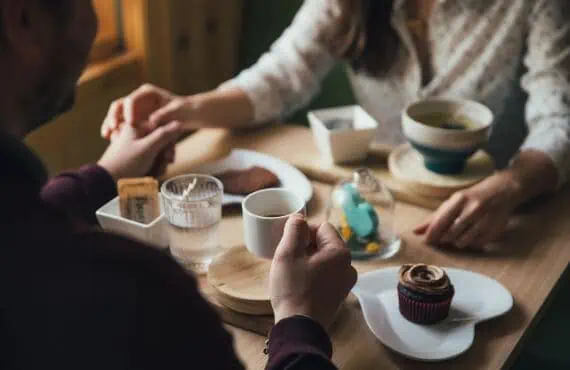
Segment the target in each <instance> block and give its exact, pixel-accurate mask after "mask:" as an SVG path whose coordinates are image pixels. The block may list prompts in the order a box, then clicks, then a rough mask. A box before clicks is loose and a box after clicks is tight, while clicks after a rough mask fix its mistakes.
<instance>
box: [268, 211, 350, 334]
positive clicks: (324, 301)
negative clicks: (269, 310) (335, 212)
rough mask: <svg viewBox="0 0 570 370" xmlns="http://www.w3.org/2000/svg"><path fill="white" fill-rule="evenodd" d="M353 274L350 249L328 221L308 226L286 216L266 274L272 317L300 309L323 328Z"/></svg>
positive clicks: (299, 218) (277, 318) (298, 218)
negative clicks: (268, 272)
mask: <svg viewBox="0 0 570 370" xmlns="http://www.w3.org/2000/svg"><path fill="white" fill-rule="evenodd" d="M356 278H357V273H356V270H355V269H354V268H353V267H352V266H351V256H350V251H349V250H348V248H346V247H345V245H344V242H343V240H342V239H341V238H340V236H339V234H338V233H337V231H336V230H335V228H334V227H333V226H332V225H331V224H329V223H324V224H322V225H321V226H320V227H318V228H317V227H312V226H309V224H308V223H307V221H305V219H304V218H303V216H301V215H294V216H292V217H291V218H290V219H289V221H288V222H287V224H286V225H285V230H284V235H283V239H282V240H281V243H280V244H279V246H278V247H277V250H276V252H275V257H274V258H273V262H272V265H271V271H270V276H269V284H270V286H269V288H270V294H271V304H272V306H273V310H274V313H275V322H276V323H277V322H279V321H280V320H283V319H286V318H288V317H292V316H297V315H302V316H307V317H310V318H312V319H313V320H315V321H317V322H318V323H319V324H321V325H322V326H323V327H324V328H325V329H328V328H329V327H330V325H331V324H332V323H333V321H334V319H335V317H336V314H337V312H338V310H339V308H340V306H341V304H342V302H343V301H344V300H345V298H346V297H347V295H348V293H349V292H350V290H351V289H352V287H353V286H354V284H355V283H356Z"/></svg>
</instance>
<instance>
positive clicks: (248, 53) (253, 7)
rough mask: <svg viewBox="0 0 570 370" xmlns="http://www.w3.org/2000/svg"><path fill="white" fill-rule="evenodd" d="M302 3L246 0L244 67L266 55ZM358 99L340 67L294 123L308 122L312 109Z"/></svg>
mask: <svg viewBox="0 0 570 370" xmlns="http://www.w3.org/2000/svg"><path fill="white" fill-rule="evenodd" d="M302 3H303V1H302V0H246V9H245V21H244V39H243V47H242V55H241V68H246V67H248V66H250V65H252V64H253V63H255V61H256V60H257V59H258V58H259V57H260V56H261V55H262V54H263V53H264V52H266V51H267V50H268V49H269V47H270V46H271V44H272V43H273V42H274V41H275V40H276V39H277V38H278V37H279V35H281V33H282V32H283V30H284V29H285V28H286V27H287V26H288V25H289V24H290V23H291V21H292V20H293V17H294V16H295V13H296V12H297V10H298V9H299V6H300V5H301V4H302ZM353 102H354V97H353V95H352V89H351V87H350V84H349V82H348V79H347V76H346V72H345V70H344V66H343V65H342V64H339V65H338V66H337V67H336V68H335V69H334V70H333V71H332V72H331V73H330V74H329V76H328V77H327V78H326V80H325V81H324V83H323V85H322V88H321V93H320V94H319V95H318V96H317V97H316V98H315V99H314V101H313V102H312V103H311V104H310V106H309V107H307V108H304V109H302V110H300V111H299V112H297V113H295V114H294V115H293V116H292V117H290V118H289V119H290V120H291V121H292V122H298V123H299V122H302V123H306V112H307V110H308V109H316V108H323V107H331V106H338V105H346V104H352V103H353Z"/></svg>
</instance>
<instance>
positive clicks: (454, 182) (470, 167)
mask: <svg viewBox="0 0 570 370" xmlns="http://www.w3.org/2000/svg"><path fill="white" fill-rule="evenodd" d="M388 166H389V168H390V173H391V174H392V176H394V178H396V179H397V180H399V181H400V182H402V184H403V185H404V186H405V187H407V188H408V189H409V190H410V191H411V192H414V193H416V194H420V195H424V196H428V197H436V198H446V197H449V196H450V195H451V194H453V193H455V192H457V191H459V190H462V189H465V188H468V187H470V186H473V185H475V184H477V183H478V182H480V181H482V180H484V179H485V178H487V177H489V176H491V175H492V174H493V173H494V172H495V165H494V163H493V159H492V158H491V157H490V156H489V155H488V154H487V153H486V152H484V151H482V150H480V151H479V152H477V153H475V155H473V156H472V157H471V158H470V159H469V161H468V162H467V165H466V166H465V170H464V171H463V172H462V173H460V174H457V175H439V174H437V173H434V172H432V171H430V170H428V169H427V168H426V167H425V166H424V161H423V158H422V156H421V155H420V154H419V153H418V152H417V151H415V150H414V149H413V148H412V147H411V146H410V145H409V144H404V145H401V146H399V147H398V148H396V149H395V150H394V151H393V152H392V153H391V154H390V157H389V159H388Z"/></svg>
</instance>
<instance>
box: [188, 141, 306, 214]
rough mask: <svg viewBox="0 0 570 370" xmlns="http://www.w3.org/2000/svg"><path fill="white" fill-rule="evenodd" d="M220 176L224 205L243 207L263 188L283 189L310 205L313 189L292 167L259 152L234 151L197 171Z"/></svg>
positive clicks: (302, 175)
mask: <svg viewBox="0 0 570 370" xmlns="http://www.w3.org/2000/svg"><path fill="white" fill-rule="evenodd" d="M195 172H196V173H203V174H206V175H212V176H215V177H217V178H218V179H219V180H220V181H221V182H222V184H223V185H224V200H223V204H224V205H225V206H227V205H233V204H241V202H242V201H243V200H244V199H245V197H246V196H247V195H249V194H251V193H253V192H256V191H258V190H263V189H269V188H276V187H281V188H285V189H288V190H290V191H292V192H294V193H296V194H297V195H298V196H299V197H301V198H303V199H305V201H306V202H309V201H310V200H311V198H312V197H313V186H312V184H311V182H310V181H309V179H308V178H307V177H306V176H305V175H304V174H303V173H302V172H301V171H299V170H298V169H297V168H295V167H294V166H293V165H291V164H289V163H287V162H285V161H282V160H280V159H278V158H275V157H272V156H270V155H266V154H263V153H259V152H254V151H251V150H244V149H234V150H233V151H232V152H231V153H230V155H229V156H227V157H226V158H223V159H221V160H219V161H216V162H212V163H207V164H204V165H202V166H200V167H197V168H196V169H195Z"/></svg>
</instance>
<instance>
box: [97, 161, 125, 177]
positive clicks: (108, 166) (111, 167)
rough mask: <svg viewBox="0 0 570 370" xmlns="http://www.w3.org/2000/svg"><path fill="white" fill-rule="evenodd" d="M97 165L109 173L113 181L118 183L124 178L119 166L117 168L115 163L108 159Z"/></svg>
mask: <svg viewBox="0 0 570 370" xmlns="http://www.w3.org/2000/svg"><path fill="white" fill-rule="evenodd" d="M97 165H98V166H99V167H101V168H102V169H104V170H105V171H107V173H108V174H109V175H110V176H111V177H112V178H113V180H115V181H118V180H120V179H122V178H124V176H123V175H122V174H121V172H122V171H121V170H120V168H119V166H116V165H115V164H114V163H113V161H109V160H107V159H106V158H104V157H103V158H101V159H100V160H99V161H98V162H97Z"/></svg>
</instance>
